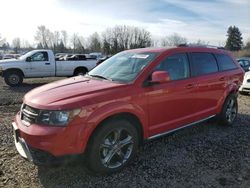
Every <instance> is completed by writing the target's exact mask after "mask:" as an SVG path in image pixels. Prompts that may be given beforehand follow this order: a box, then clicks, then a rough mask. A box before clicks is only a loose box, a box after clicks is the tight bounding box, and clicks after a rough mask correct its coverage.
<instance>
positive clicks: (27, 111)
mask: <svg viewBox="0 0 250 188" xmlns="http://www.w3.org/2000/svg"><path fill="white" fill-rule="evenodd" d="M38 115H39V110H38V109H35V108H33V107H31V106H28V105H26V104H23V105H22V107H21V120H22V122H23V123H24V125H26V126H30V124H32V123H35V122H36V120H37V117H38Z"/></svg>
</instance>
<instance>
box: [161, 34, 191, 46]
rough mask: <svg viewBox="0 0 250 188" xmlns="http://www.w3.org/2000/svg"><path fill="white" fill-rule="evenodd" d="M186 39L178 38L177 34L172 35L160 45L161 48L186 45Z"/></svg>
mask: <svg viewBox="0 0 250 188" xmlns="http://www.w3.org/2000/svg"><path fill="white" fill-rule="evenodd" d="M186 43H187V39H186V38H185V37H182V36H180V35H179V34H177V33H174V34H172V35H169V36H166V37H165V38H164V39H163V40H162V43H161V45H162V46H169V47H171V46H178V45H180V44H186Z"/></svg>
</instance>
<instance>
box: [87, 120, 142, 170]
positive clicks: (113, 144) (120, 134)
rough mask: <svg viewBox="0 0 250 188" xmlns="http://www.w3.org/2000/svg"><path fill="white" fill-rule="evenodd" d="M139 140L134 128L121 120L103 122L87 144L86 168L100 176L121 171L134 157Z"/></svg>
mask: <svg viewBox="0 0 250 188" xmlns="http://www.w3.org/2000/svg"><path fill="white" fill-rule="evenodd" d="M138 145H139V138H138V133H137V130H136V127H135V126H133V125H132V124H131V123H130V122H128V121H126V120H123V119H114V120H109V121H107V122H105V123H104V124H103V125H101V127H100V128H99V129H98V130H97V131H96V132H95V133H94V134H93V136H92V137H91V139H90V142H89V144H88V150H87V160H88V168H89V169H90V170H91V171H93V172H97V173H100V174H111V173H114V172H118V171H120V170H121V169H123V168H124V167H125V166H127V164H128V163H129V162H130V161H131V160H132V159H133V158H134V157H135V155H136V152H137V150H138Z"/></svg>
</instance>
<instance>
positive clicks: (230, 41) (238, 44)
mask: <svg viewBox="0 0 250 188" xmlns="http://www.w3.org/2000/svg"><path fill="white" fill-rule="evenodd" d="M227 37H228V38H227V42H226V46H225V48H226V49H228V50H231V51H238V50H241V48H242V46H243V42H242V36H241V32H240V30H239V28H238V27H236V26H230V27H229V28H228V30H227Z"/></svg>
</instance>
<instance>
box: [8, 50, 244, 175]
mask: <svg viewBox="0 0 250 188" xmlns="http://www.w3.org/2000/svg"><path fill="white" fill-rule="evenodd" d="M242 79H243V70H242V69H241V67H240V66H239V64H238V63H237V62H236V60H235V59H234V58H233V57H232V56H231V54H230V53H229V52H227V51H225V50H222V49H217V48H209V47H190V46H183V47H176V48H170V49H166V48H145V49H135V50H128V51H124V52H121V53H118V54H117V55H115V56H113V57H111V58H110V59H108V60H106V61H105V62H103V63H102V64H100V65H99V66H97V67H96V68H95V69H93V70H92V71H90V72H89V73H88V74H87V75H85V76H77V77H73V78H69V79H65V80H61V81H57V82H53V83H50V84H47V85H44V86H42V87H39V88H36V89H34V90H32V91H30V92H29V93H27V94H26V95H25V97H24V100H23V105H22V107H21V110H20V112H18V114H17V115H16V117H15V120H14V122H13V128H14V138H15V145H16V148H17V150H18V152H19V153H20V154H21V155H22V156H23V157H25V158H27V159H29V160H30V161H32V162H34V163H35V164H48V163H49V164H50V163H56V162H59V161H63V160H64V159H67V158H68V157H70V156H75V155H77V154H82V153H84V154H85V155H83V156H85V157H87V161H88V164H87V165H88V166H89V168H90V169H91V170H93V171H95V172H99V173H112V172H116V171H119V170H120V169H122V168H123V167H124V166H126V165H127V164H128V163H129V162H130V161H131V160H132V159H133V157H134V156H135V154H136V151H137V149H138V147H139V145H140V144H141V143H143V141H144V140H151V139H153V138H157V137H159V136H163V135H165V134H167V133H169V132H173V131H175V130H178V129H181V128H184V127H187V126H190V125H193V124H195V123H199V122H202V121H204V120H207V119H210V118H213V117H215V116H216V117H217V118H218V120H219V122H220V123H221V124H224V125H232V123H233V122H234V120H235V118H236V116H237V109H238V106H237V92H238V88H239V87H240V84H241V82H242Z"/></svg>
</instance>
